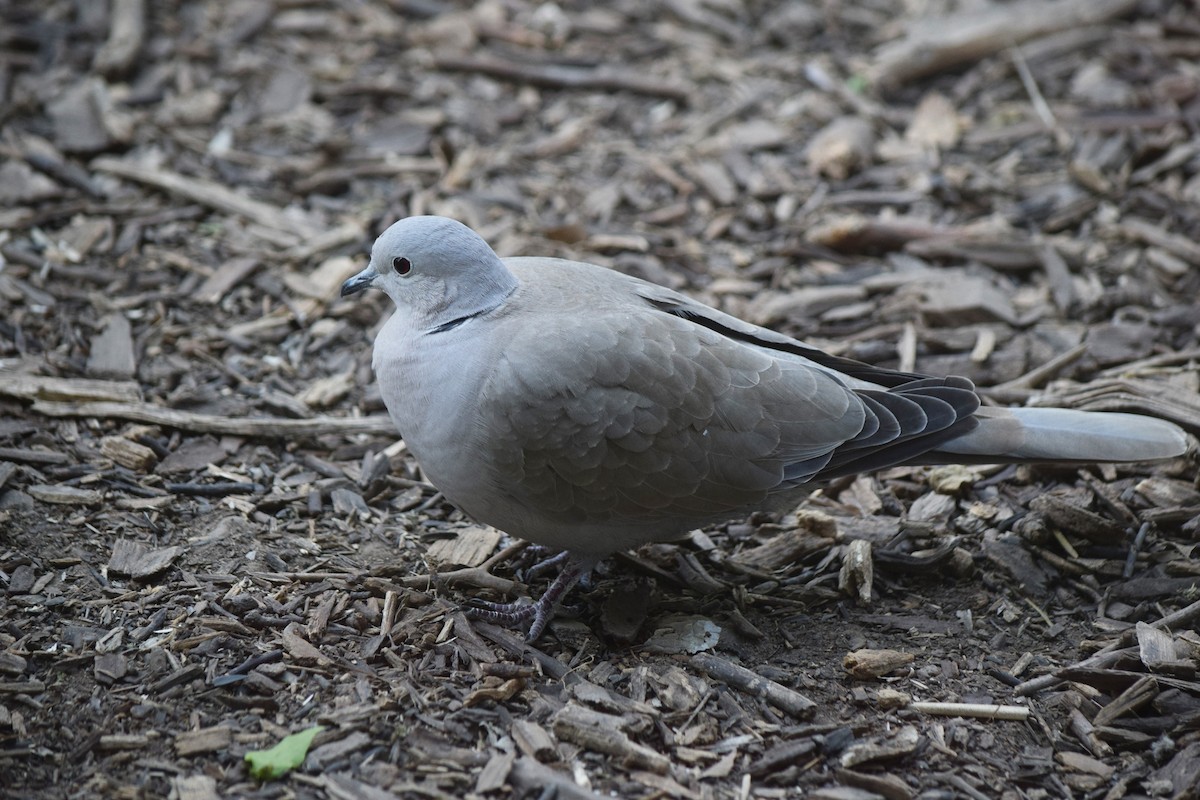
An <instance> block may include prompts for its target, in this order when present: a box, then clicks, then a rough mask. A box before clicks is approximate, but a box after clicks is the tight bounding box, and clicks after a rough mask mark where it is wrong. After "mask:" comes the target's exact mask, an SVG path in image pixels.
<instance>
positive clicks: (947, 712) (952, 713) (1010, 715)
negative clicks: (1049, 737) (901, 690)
mask: <svg viewBox="0 0 1200 800" xmlns="http://www.w3.org/2000/svg"><path fill="white" fill-rule="evenodd" d="M908 707H909V708H911V709H912V710H913V711H920V712H921V713H923V714H934V715H937V716H941V717H979V718H981V719H1005V720H1016V721H1018V722H1019V721H1023V720H1026V719H1028V718H1029V709H1028V708H1027V707H1025V706H1011V705H1003V706H999V705H991V704H988V703H923V702H917V703H909V704H908Z"/></svg>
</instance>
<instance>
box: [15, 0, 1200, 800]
mask: <svg viewBox="0 0 1200 800" xmlns="http://www.w3.org/2000/svg"><path fill="white" fill-rule="evenodd" d="M0 14H2V18H3V20H4V24H3V26H0V257H2V259H0V775H2V776H3V779H2V780H0V795H2V796H5V797H14V798H18V797H19V798H30V797H39V798H40V797H47V798H59V797H61V798H67V797H118V798H143V797H146V798H149V797H168V796H169V797H174V798H179V799H180V800H208V799H209V798H218V797H261V798H275V797H279V798H284V797H300V798H321V799H322V800H324V799H325V798H329V799H331V800H332V799H335V798H336V799H340V798H387V797H413V798H417V797H420V798H430V797H434V798H439V797H453V798H460V797H551V796H553V797H559V798H595V797H601V796H609V797H612V796H617V797H669V798H686V799H688V800H690V799H691V798H751V797H753V798H774V797H793V796H800V795H804V796H809V797H817V798H829V799H830V800H858V799H859V798H864V799H865V798H878V797H882V798H887V799H888V800H903V799H904V798H910V797H917V796H921V797H927V798H935V797H970V798H982V797H1011V798H1018V797H1030V798H1038V797H1086V798H1104V799H1105V800H1120V798H1138V797H1175V798H1184V797H1195V796H1197V792H1198V789H1197V787H1198V786H1200V680H1198V679H1197V675H1196V671H1197V664H1198V661H1200V559H1198V558H1197V548H1198V547H1200V545H1198V537H1200V489H1198V487H1197V471H1196V462H1195V460H1194V458H1190V457H1189V458H1182V459H1178V460H1176V461H1173V462H1168V463H1160V464H1153V465H1140V466H1139V465H1127V466H1103V467H1086V468H1078V467H1066V468H1037V469H1033V468H1028V467H1016V468H1007V469H988V468H977V467H973V468H962V467H942V468H905V469H893V470H889V471H887V472H884V473H881V474H877V475H869V476H863V477H858V478H852V479H847V480H844V481H839V482H837V483H836V484H835V485H832V486H830V487H828V488H827V489H824V490H822V491H821V492H818V493H816V494H814V495H813V497H812V498H811V499H810V500H809V501H807V502H806V503H805V504H804V505H803V506H802V507H801V508H800V509H798V510H797V511H795V512H794V513H791V514H789V515H785V516H783V517H769V516H765V515H759V516H756V517H754V518H752V519H750V520H747V521H744V522H737V523H734V524H729V525H726V526H723V527H720V528H717V529H712V530H706V531H703V532H696V533H694V534H693V535H692V536H690V537H689V538H688V539H687V540H685V541H683V542H680V543H678V544H672V545H659V546H653V547H647V548H644V549H642V550H641V551H638V552H637V553H631V554H626V555H622V556H620V557H618V558H614V559H611V560H610V561H609V562H607V563H606V564H605V565H603V567H602V569H601V570H600V572H599V574H598V575H597V576H596V578H595V580H594V581H593V583H592V586H591V587H590V588H586V589H584V590H581V591H578V592H576V593H575V594H574V595H573V596H572V598H571V599H570V601H569V604H568V607H567V608H566V609H565V610H564V613H563V615H562V616H561V617H560V618H559V619H558V620H557V621H556V622H555V623H553V624H552V625H551V627H550V630H549V632H548V633H547V635H546V636H545V637H543V639H542V640H541V641H539V642H538V643H536V645H535V646H532V647H531V646H529V645H527V644H525V643H524V642H523V641H521V639H520V638H519V637H518V636H517V635H515V634H514V633H512V632H510V631H506V630H501V629H497V628H494V627H491V626H489V625H486V624H480V623H477V622H471V621H468V620H467V619H466V618H465V617H464V615H463V613H462V611H461V609H462V608H463V606H464V603H466V602H467V601H468V600H469V599H470V598H472V597H475V596H486V597H491V598H502V597H506V596H508V597H511V596H516V595H519V594H521V593H523V592H525V591H526V587H525V586H524V585H523V584H522V583H520V580H521V575H522V573H521V572H520V571H519V569H518V568H517V567H518V565H519V564H520V562H521V559H522V556H523V555H524V554H523V553H521V552H520V548H519V547H515V546H513V544H514V543H513V542H512V541H510V540H509V539H508V538H507V537H504V536H502V535H501V534H499V533H498V532H496V531H492V530H490V529H485V528H481V527H479V526H478V525H475V524H473V523H472V522H471V521H470V520H467V519H464V518H463V517H462V516H461V514H459V513H458V512H457V511H456V510H454V509H453V508H452V507H450V506H449V505H447V504H446V503H445V502H444V501H443V499H442V498H441V496H440V495H439V494H438V493H437V491H436V489H435V488H434V487H432V486H430V485H429V484H428V483H427V482H425V481H424V479H423V476H422V475H421V473H420V471H419V469H418V468H417V467H416V465H415V464H414V463H413V461H412V460H411V458H409V456H408V455H407V453H406V451H405V450H404V448H403V445H402V444H399V443H397V442H396V441H395V435H394V433H393V430H392V427H391V425H390V423H389V422H388V420H387V418H386V416H385V414H384V410H383V407H382V404H381V401H380V398H379V392H378V390H377V388H375V387H374V386H373V378H372V375H371V371H370V355H369V353H370V341H371V338H372V335H373V333H374V331H375V330H376V329H377V328H378V325H379V323H380V321H381V320H382V318H383V316H384V315H385V313H386V311H387V303H386V298H384V297H382V295H379V294H377V293H376V294H373V295H370V296H367V297H365V298H364V299H362V300H356V301H355V302H348V301H342V300H340V299H339V298H338V297H337V288H338V286H339V284H340V283H341V282H342V281H343V280H344V279H345V278H347V277H348V276H350V275H352V274H353V273H354V272H356V271H358V269H360V268H361V266H362V263H363V260H364V253H365V249H366V248H367V247H368V246H369V244H370V242H371V240H372V239H373V237H374V236H375V235H376V234H378V233H379V232H380V231H381V230H382V229H383V228H385V227H386V226H387V225H388V224H390V223H391V222H392V221H394V220H395V219H396V218H399V217H401V216H404V215H408V214H417V213H437V214H445V215H448V216H454V217H457V218H459V219H462V220H463V221H465V222H467V223H468V224H470V225H472V226H473V227H475V228H476V229H478V230H479V231H480V232H481V233H483V234H484V235H485V236H486V237H487V238H488V239H489V241H491V242H492V243H493V244H494V245H495V246H496V248H497V249H498V250H499V251H501V252H502V253H503V254H517V253H520V254H530V255H533V254H545V255H557V256H565V257H571V258H581V259H587V260H591V261H595V262H598V263H601V264H605V265H608V266H612V267H614V268H616V269H619V270H622V271H625V272H629V273H631V274H635V275H638V276H641V277H646V278H648V279H650V280H654V281H657V282H659V283H663V284H667V285H670V286H673V287H676V288H679V289H681V290H684V291H687V292H689V293H691V294H693V295H694V296H696V297H698V298H699V299H701V300H703V301H705V302H708V303H711V304H713V305H715V306H717V307H719V308H722V309H723V310H726V311H728V312H730V313H734V314H737V315H739V316H742V317H744V318H746V319H749V320H752V321H754V322H757V323H761V324H767V325H770V326H772V327H775V328H776V329H778V330H781V331H785V332H788V333H791V334H794V335H798V336H802V337H804V338H805V339H807V340H808V341H810V342H812V343H813V344H816V345H818V346H821V347H824V348H827V349H829V350H831V351H833V352H835V353H838V354H842V355H847V356H851V357H854V358H858V359H862V360H866V361H871V362H874V363H879V364H883V365H887V366H892V367H899V368H902V369H906V370H913V369H916V370H921V371H926V372H930V373H937V374H947V373H953V374H959V375H966V376H968V377H970V378H971V379H973V380H975V381H976V382H977V383H978V384H979V385H980V386H982V387H986V391H985V394H986V395H987V396H988V397H989V398H990V399H991V400H992V401H993V402H996V403H1001V404H1010V403H1043V404H1058V405H1069V406H1073V407H1081V408H1093V409H1109V410H1116V409H1119V410H1132V411H1141V412H1144V413H1151V414H1155V415H1158V416H1161V417H1164V418H1167V419H1171V420H1174V421H1176V422H1178V423H1179V424H1180V425H1183V426H1185V427H1186V428H1187V429H1188V430H1189V431H1190V432H1192V433H1193V434H1196V433H1200V371H1198V369H1197V360H1198V358H1200V304H1198V303H1197V302H1196V297H1197V296H1198V295H1200V244H1198V242H1200V138H1198V137H1197V129H1198V127H1200V125H1198V123H1200V70H1198V69H1197V63H1198V60H1200V46H1198V44H1197V43H1198V42H1200V21H1198V18H1197V15H1196V9H1195V6H1194V4H1193V3H1188V2H1184V1H1183V0H1178V1H1177V2H1173V1H1172V0H1142V1H1141V2H1137V1H1131V0H1048V1H1047V2H1041V3H1021V2H1007V3H985V4H978V3H968V4H963V8H962V9H961V10H960V8H959V6H958V5H956V4H954V3H945V2H938V1H937V0H934V2H928V3H896V2H883V1H882V0H869V1H868V2H862V3H850V2H840V1H839V0H828V1H827V2H822V3H812V4H810V3H806V2H789V1H787V0H784V1H782V2H757V1H756V0H744V1H743V2H738V0H667V1H666V2H663V3H660V4H645V3H640V2H635V0H614V2H610V3H603V4H593V3H586V2H561V3H553V2H546V3H540V2H527V0H485V2H482V3H466V2H462V3H457V2H448V0H350V1H347V2H339V3H330V4H322V3H312V2H303V0H278V1H277V2H272V0H229V2H222V1H221V0H195V2H178V1H176V2H171V0H167V2H160V3H150V2H145V0H111V2H108V3H88V2H69V1H68V0H38V1H37V2H33V0H0ZM542 585H544V584H542V583H541V582H540V581H539V582H536V585H535V586H534V587H533V588H534V589H535V590H536V589H538V588H540V586H542ZM313 725H321V726H322V727H323V730H322V731H321V732H320V733H319V734H318V736H317V738H316V740H315V741H314V742H313V746H312V748H311V749H310V751H309V753H308V755H307V758H306V759H305V761H304V763H303V764H302V765H301V766H300V767H299V768H298V769H296V770H294V771H293V772H291V773H289V774H288V775H287V776H285V777H283V778H282V779H280V780H276V781H268V782H263V783H260V782H258V781H256V780H255V779H254V778H253V777H252V776H251V774H250V772H249V771H248V768H247V765H246V764H245V762H244V760H243V756H244V755H245V753H247V752H249V751H251V750H262V749H265V748H268V747H270V746H272V745H274V744H275V743H276V742H278V741H279V740H280V739H282V738H283V737H285V736H287V735H288V734H291V733H295V732H298V731H300V730H303V729H306V728H309V727H311V726H313Z"/></svg>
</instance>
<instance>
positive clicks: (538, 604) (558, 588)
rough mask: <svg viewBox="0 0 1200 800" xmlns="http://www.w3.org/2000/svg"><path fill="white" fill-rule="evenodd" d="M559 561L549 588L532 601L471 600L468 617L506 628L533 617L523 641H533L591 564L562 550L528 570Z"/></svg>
mask: <svg viewBox="0 0 1200 800" xmlns="http://www.w3.org/2000/svg"><path fill="white" fill-rule="evenodd" d="M559 563H561V564H563V568H562V571H561V572H559V573H558V577H556V578H555V579H554V581H553V583H551V584H550V588H548V589H546V591H545V592H543V593H542V596H541V597H539V598H538V599H537V600H535V601H534V602H532V603H521V602H517V603H491V602H488V601H487V600H473V601H472V606H471V607H470V608H468V609H466V613H467V616H468V617H470V618H472V619H481V620H484V621H485V622H491V623H494V624H496V625H504V626H505V627H509V628H515V627H517V626H518V625H521V624H523V623H525V622H527V621H530V620H532V622H531V624H530V626H529V633H528V634H526V636H525V641H527V642H532V641H535V640H536V639H537V638H538V637H539V636H541V635H542V631H544V630H545V629H546V624H547V623H548V622H550V620H551V619H552V618H553V617H554V612H555V609H556V608H557V607H558V603H559V601H560V600H562V598H563V596H564V595H566V593H567V592H569V591H571V589H572V587H574V586H575V584H577V583H579V579H580V578H582V577H583V575H584V573H586V572H587V571H589V570H590V569H591V567H592V564H591V563H589V562H587V561H580V560H579V559H575V558H571V557H570V556H569V555H568V554H567V553H566V552H565V551H564V552H562V553H560V554H558V555H556V556H553V557H552V558H548V559H546V560H545V561H542V562H541V563H539V564H536V565H534V566H533V567H531V568H530V570H531V571H533V570H537V569H540V568H544V567H545V566H546V565H550V566H553V565H554V564H559Z"/></svg>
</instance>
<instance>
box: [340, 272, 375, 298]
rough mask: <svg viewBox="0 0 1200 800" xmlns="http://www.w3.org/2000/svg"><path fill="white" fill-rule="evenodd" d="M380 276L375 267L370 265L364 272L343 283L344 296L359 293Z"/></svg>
mask: <svg viewBox="0 0 1200 800" xmlns="http://www.w3.org/2000/svg"><path fill="white" fill-rule="evenodd" d="M378 277H379V273H378V272H376V271H375V268H374V267H372V266H370V265H368V266H367V268H366V269H364V270H363V271H362V272H360V273H358V274H357V275H355V276H354V277H353V278H350V279H349V280H348V281H346V282H345V283H343V284H342V297H349V296H350V295H352V294H358V293H359V292H361V291H363V290H364V289H366V288H368V287H369V286H370V285H371V284H372V283H374V282H375V279H376V278H378Z"/></svg>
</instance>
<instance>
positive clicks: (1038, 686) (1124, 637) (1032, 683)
mask: <svg viewBox="0 0 1200 800" xmlns="http://www.w3.org/2000/svg"><path fill="white" fill-rule="evenodd" d="M1197 617H1200V600H1197V601H1196V602H1194V603H1192V604H1191V605H1188V606H1184V607H1183V608H1181V609H1179V610H1178V611H1175V612H1172V613H1170V614H1167V615H1166V616H1165V617H1162V618H1161V619H1158V620H1155V621H1154V622H1151V623H1150V627H1151V628H1158V629H1164V628H1173V627H1176V626H1180V625H1186V624H1188V623H1190V622H1191V621H1192V620H1194V619H1196V618H1197ZM1134 638H1135V633H1134V631H1133V630H1128V631H1125V632H1124V633H1122V634H1121V636H1120V637H1119V638H1118V639H1117V640H1116V641H1113V642H1110V643H1109V644H1107V645H1105V646H1104V647H1102V648H1100V649H1099V650H1097V651H1096V652H1095V653H1093V654H1092V655H1091V656H1089V657H1087V658H1085V659H1083V660H1082V661H1077V662H1076V663H1074V664H1068V665H1067V666H1065V667H1059V668H1058V669H1056V670H1055V671H1054V672H1050V673H1047V674H1045V675H1040V676H1038V677H1036V678H1032V679H1031V680H1027V681H1025V682H1024V683H1022V684H1021V685H1019V686H1017V687H1015V688H1014V689H1013V694H1015V695H1017V696H1018V697H1021V696H1024V695H1029V694H1034V693H1035V692H1040V691H1042V690H1043V689H1049V688H1050V687H1051V686H1053V685H1054V684H1056V683H1058V682H1060V681H1061V680H1063V679H1062V678H1060V677H1058V676H1059V675H1060V674H1061V673H1063V672H1066V671H1068V670H1079V669H1101V668H1104V667H1107V666H1109V665H1111V664H1114V663H1116V662H1117V661H1118V660H1119V659H1120V658H1121V657H1122V656H1123V655H1125V654H1127V653H1133V652H1134V651H1136V650H1137V648H1135V647H1130V646H1129V644H1130V643H1132V642H1133V641H1134Z"/></svg>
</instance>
